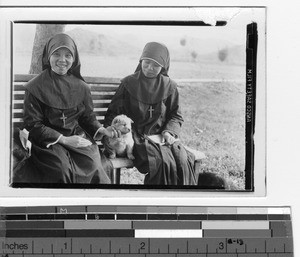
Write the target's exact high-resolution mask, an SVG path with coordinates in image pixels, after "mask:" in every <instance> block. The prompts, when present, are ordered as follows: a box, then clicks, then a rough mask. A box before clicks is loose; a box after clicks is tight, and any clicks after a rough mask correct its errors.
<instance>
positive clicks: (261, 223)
mask: <svg viewBox="0 0 300 257" xmlns="http://www.w3.org/2000/svg"><path fill="white" fill-rule="evenodd" d="M0 212H1V214H0V215H1V216H0V257H10V256H14V257H24V256H26V257H38V256H41V257H96V256H100V257H101V256H102V257H131V256H132V257H221V256H222V257H291V256H293V236H292V220H291V213H290V208H289V207H190V206H189V207H172V206H31V207H1V208H0Z"/></svg>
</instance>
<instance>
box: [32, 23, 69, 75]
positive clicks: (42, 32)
mask: <svg viewBox="0 0 300 257" xmlns="http://www.w3.org/2000/svg"><path fill="white" fill-rule="evenodd" d="M65 26H66V25H61V24H59V25H58V24H37V25H36V31H35V37H34V43H33V49H32V57H31V65H30V70H29V74H39V73H41V71H42V54H43V50H44V46H45V45H46V43H47V42H48V40H49V39H50V38H51V37H52V36H54V35H56V34H58V33H62V32H64V30H65Z"/></svg>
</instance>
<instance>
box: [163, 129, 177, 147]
mask: <svg viewBox="0 0 300 257" xmlns="http://www.w3.org/2000/svg"><path fill="white" fill-rule="evenodd" d="M162 136H163V138H164V140H165V144H166V145H173V144H174V142H175V141H177V140H178V139H176V138H175V137H174V136H172V135H171V134H170V133H169V132H167V131H165V132H163V134H162Z"/></svg>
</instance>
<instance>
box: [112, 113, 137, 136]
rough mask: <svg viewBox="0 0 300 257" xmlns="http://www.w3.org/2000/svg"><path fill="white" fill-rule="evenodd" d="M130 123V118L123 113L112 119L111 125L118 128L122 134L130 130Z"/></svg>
mask: <svg viewBox="0 0 300 257" xmlns="http://www.w3.org/2000/svg"><path fill="white" fill-rule="evenodd" d="M131 123H133V121H132V119H130V118H129V117H127V116H126V115H124V114H121V115H118V116H116V117H115V118H114V119H113V121H112V123H111V125H112V126H113V127H114V128H115V129H117V130H120V131H121V133H122V134H127V133H129V132H131Z"/></svg>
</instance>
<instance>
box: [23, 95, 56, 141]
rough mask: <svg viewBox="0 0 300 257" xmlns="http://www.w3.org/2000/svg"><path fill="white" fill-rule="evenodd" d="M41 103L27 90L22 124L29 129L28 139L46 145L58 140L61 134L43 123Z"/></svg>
mask: <svg viewBox="0 0 300 257" xmlns="http://www.w3.org/2000/svg"><path fill="white" fill-rule="evenodd" d="M43 113H44V112H43V104H42V103H41V102H40V101H39V100H38V99H37V98H36V97H34V96H33V95H32V94H30V93H29V92H28V91H27V90H26V91H25V99H24V124H25V128H26V129H27V130H28V131H29V140H30V141H33V142H35V143H36V144H38V145H40V146H43V147H48V145H49V144H53V143H55V142H57V141H58V140H59V137H60V136H61V134H60V133H59V132H57V131H56V130H54V129H52V128H50V127H47V126H45V125H44V124H43V121H44V114H43Z"/></svg>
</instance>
